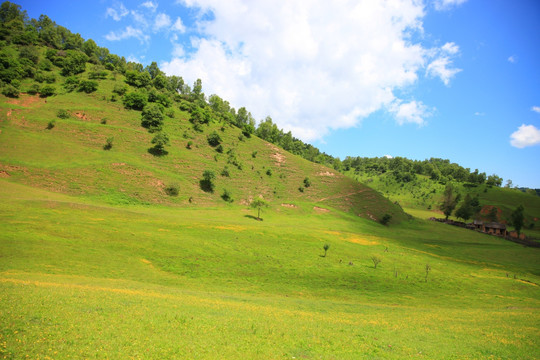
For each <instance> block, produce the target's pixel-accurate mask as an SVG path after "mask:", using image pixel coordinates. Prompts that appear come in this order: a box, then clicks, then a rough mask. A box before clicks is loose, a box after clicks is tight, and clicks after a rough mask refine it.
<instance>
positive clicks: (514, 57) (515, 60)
mask: <svg viewBox="0 0 540 360" xmlns="http://www.w3.org/2000/svg"><path fill="white" fill-rule="evenodd" d="M517 61H518V58H517V56H516V55H512V56H510V57H509V58H508V62H511V63H512V64H515V63H516V62H517Z"/></svg>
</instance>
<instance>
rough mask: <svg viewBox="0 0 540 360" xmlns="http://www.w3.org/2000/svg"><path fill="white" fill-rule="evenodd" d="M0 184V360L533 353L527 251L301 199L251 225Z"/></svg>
mask: <svg viewBox="0 0 540 360" xmlns="http://www.w3.org/2000/svg"><path fill="white" fill-rule="evenodd" d="M0 183H1V184H2V186H1V187H0V189H1V190H0V200H1V204H2V205H1V206H0V216H1V217H2V219H3V221H2V223H1V224H0V231H1V233H2V236H1V237H0V248H1V249H2V258H1V260H0V288H1V289H2V290H1V292H0V294H1V296H0V314H1V316H0V326H1V328H2V329H4V330H3V331H2V332H1V333H0V334H1V335H0V336H1V338H0V358H3V357H5V358H14V359H18V358H25V357H26V355H28V356H29V357H30V358H46V357H49V358H53V359H68V358H88V359H103V358H134V359H137V358H139V359H163V358H201V359H215V358H239V359H240V358H241V359H245V358H265V359H266V358H293V357H294V358H339V359H373V358H388V359H402V358H413V357H414V358H425V359H448V358H459V359H479V358H485V359H490V358H495V359H498V358H501V359H505V358H524V359H526V358H534V357H535V356H534V355H533V354H538V353H539V345H538V342H537V341H536V338H537V336H538V332H539V326H538V324H539V320H540V319H539V317H538V315H537V312H538V310H539V308H540V291H539V287H538V285H537V284H538V283H540V269H539V265H538V264H539V262H538V251H537V250H536V249H529V248H523V247H521V246H518V245H516V244H513V243H510V242H506V241H504V240H501V239H498V238H495V237H490V236H485V235H482V234H477V233H475V232H470V231H466V230H461V229H454V228H453V227H448V226H444V225H443V224H438V223H431V222H424V221H411V222H408V223H404V224H402V225H400V226H390V227H385V226H382V225H380V224H377V223H375V222H373V221H369V220H362V219H359V218H357V217H354V216H351V215H347V214H345V213H339V212H336V211H333V212H331V213H318V212H316V211H315V210H313V206H312V205H310V204H308V203H300V202H298V203H297V207H296V208H291V207H283V206H281V205H280V204H273V205H272V206H271V208H270V209H268V210H266V211H265V212H264V213H263V216H262V217H263V219H264V221H256V220H254V219H253V217H254V215H255V214H254V210H251V209H248V208H247V207H243V206H229V207H224V208H192V209H182V208H171V207H165V206H144V205H142V206H141V205H131V206H127V205H123V206H118V205H116V206H111V205H105V204H103V203H101V202H94V201H91V200H88V199H86V200H85V199H80V198H73V197H70V196H66V195H60V194H54V193H50V192H47V191H42V190H36V189H32V188H29V187H26V186H21V185H16V184H13V183H10V182H7V181H0ZM250 215H251V216H250ZM325 244H329V245H330V247H329V249H328V253H327V256H326V257H322V254H323V253H324V250H323V246H324V245H325ZM373 255H376V256H378V257H380V258H381V260H382V261H381V263H380V264H379V266H377V269H374V267H373V263H372V262H371V260H370V258H371V256H373ZM426 264H430V266H431V268H432V271H431V272H430V273H429V276H428V278H427V282H426V280H425V265H426Z"/></svg>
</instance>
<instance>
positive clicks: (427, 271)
mask: <svg viewBox="0 0 540 360" xmlns="http://www.w3.org/2000/svg"><path fill="white" fill-rule="evenodd" d="M430 271H431V266H429V264H426V279H425V280H426V282H427V277H428V275H429V272H430Z"/></svg>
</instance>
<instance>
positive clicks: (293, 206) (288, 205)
mask: <svg viewBox="0 0 540 360" xmlns="http://www.w3.org/2000/svg"><path fill="white" fill-rule="evenodd" d="M281 206H283V207H286V208H297V207H298V206H296V205H294V204H281Z"/></svg>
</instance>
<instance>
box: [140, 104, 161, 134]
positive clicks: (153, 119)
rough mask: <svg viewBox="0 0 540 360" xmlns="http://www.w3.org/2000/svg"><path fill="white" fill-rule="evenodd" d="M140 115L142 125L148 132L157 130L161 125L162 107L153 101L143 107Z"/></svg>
mask: <svg viewBox="0 0 540 360" xmlns="http://www.w3.org/2000/svg"><path fill="white" fill-rule="evenodd" d="M141 117H142V120H141V126H142V127H144V128H147V129H148V131H150V132H155V131H159V130H161V127H162V126H163V119H164V116H163V107H162V106H161V105H158V104H155V103H151V104H148V105H146V106H145V107H144V109H143V111H142V114H141Z"/></svg>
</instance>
